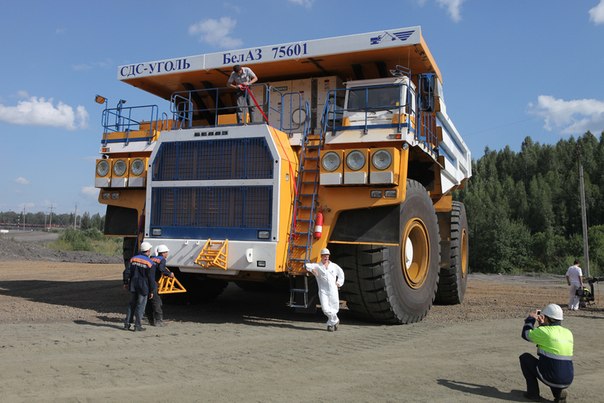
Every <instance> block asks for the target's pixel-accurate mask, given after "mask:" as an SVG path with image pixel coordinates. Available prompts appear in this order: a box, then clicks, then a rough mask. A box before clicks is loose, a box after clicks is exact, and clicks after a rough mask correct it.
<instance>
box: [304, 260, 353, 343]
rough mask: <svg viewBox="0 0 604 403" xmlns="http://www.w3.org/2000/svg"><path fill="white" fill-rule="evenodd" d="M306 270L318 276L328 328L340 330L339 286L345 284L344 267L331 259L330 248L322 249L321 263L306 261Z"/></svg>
mask: <svg viewBox="0 0 604 403" xmlns="http://www.w3.org/2000/svg"><path fill="white" fill-rule="evenodd" d="M306 270H308V271H309V272H311V273H312V274H314V275H315V277H316V278H317V285H318V286H319V300H320V301H321V309H322V310H323V313H324V314H325V316H327V330H328V331H329V332H333V331H334V330H338V325H339V324H340V320H339V319H338V311H339V310H340V295H339V293H338V288H340V287H341V286H342V285H344V271H342V268H341V267H340V266H338V265H337V264H335V263H334V262H330V261H329V249H321V263H306Z"/></svg>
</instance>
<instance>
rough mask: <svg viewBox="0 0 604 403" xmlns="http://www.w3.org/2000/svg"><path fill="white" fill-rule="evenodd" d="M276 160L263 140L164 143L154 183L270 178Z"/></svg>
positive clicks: (157, 161) (259, 138)
mask: <svg viewBox="0 0 604 403" xmlns="http://www.w3.org/2000/svg"><path fill="white" fill-rule="evenodd" d="M273 166H274V164H273V158H272V157H271V153H270V150H269V148H268V145H267V144H266V140H265V139H264V138H261V137H258V138H245V139H224V140H222V139H220V140H204V141H181V142H166V143H162V144H161V146H160V149H159V150H158V153H157V156H156V157H155V161H154V163H153V180H154V181H175V180H225V179H270V178H272V177H273Z"/></svg>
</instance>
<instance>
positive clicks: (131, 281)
mask: <svg viewBox="0 0 604 403" xmlns="http://www.w3.org/2000/svg"><path fill="white" fill-rule="evenodd" d="M139 250H140V253H139V254H138V255H136V256H134V257H133V258H132V259H130V265H129V266H128V267H127V268H126V269H125V270H124V273H123V279H124V288H125V289H127V290H129V291H130V294H131V297H130V304H129V305H128V313H127V314H126V319H125V320H124V329H126V330H130V326H131V324H132V318H133V317H134V331H143V330H145V328H144V327H142V325H141V318H142V317H143V314H144V313H145V306H146V305H147V298H148V299H153V298H154V295H155V294H157V292H156V283H155V263H154V262H153V261H152V260H151V258H150V257H149V256H150V255H151V244H150V243H149V242H143V243H141V246H140V248H139Z"/></svg>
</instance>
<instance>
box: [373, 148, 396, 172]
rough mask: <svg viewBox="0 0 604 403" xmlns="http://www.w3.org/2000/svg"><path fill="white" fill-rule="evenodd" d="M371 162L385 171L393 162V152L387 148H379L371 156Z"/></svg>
mask: <svg viewBox="0 0 604 403" xmlns="http://www.w3.org/2000/svg"><path fill="white" fill-rule="evenodd" d="M371 164H372V165H373V166H374V167H375V168H376V169H378V170H380V171H383V170H384V169H386V168H388V167H389V166H390V164H392V154H390V152H389V151H387V150H378V151H376V152H375V153H373V156H372V157H371Z"/></svg>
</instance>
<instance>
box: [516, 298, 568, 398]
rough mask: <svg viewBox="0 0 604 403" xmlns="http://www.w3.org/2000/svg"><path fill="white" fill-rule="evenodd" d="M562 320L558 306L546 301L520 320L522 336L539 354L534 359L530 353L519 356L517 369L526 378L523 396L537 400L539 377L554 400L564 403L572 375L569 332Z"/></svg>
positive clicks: (560, 309)
mask: <svg viewBox="0 0 604 403" xmlns="http://www.w3.org/2000/svg"><path fill="white" fill-rule="evenodd" d="M562 319H563V313H562V308H560V306H559V305H556V304H549V305H548V306H546V307H545V308H543V311H535V312H531V313H530V314H529V316H528V317H527V318H526V319H525V320H524V327H523V328H522V338H523V339H525V340H527V341H530V342H531V343H535V344H536V345H537V355H538V356H539V358H535V357H534V356H533V355H532V354H530V353H524V354H522V355H521V356H520V368H521V369H522V374H523V375H524V378H525V379H526V393H525V394H524V396H525V397H526V398H527V399H529V400H532V401H536V402H538V401H541V397H540V396H539V382H538V380H540V381H541V382H543V383H544V384H546V385H547V386H549V387H550V389H551V390H552V394H553V395H554V402H566V397H567V395H568V394H567V391H566V388H568V387H569V386H570V384H571V383H572V381H573V377H574V369H573V361H572V360H573V334H572V332H571V331H570V330H568V329H566V328H564V327H562ZM535 325H537V326H535Z"/></svg>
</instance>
